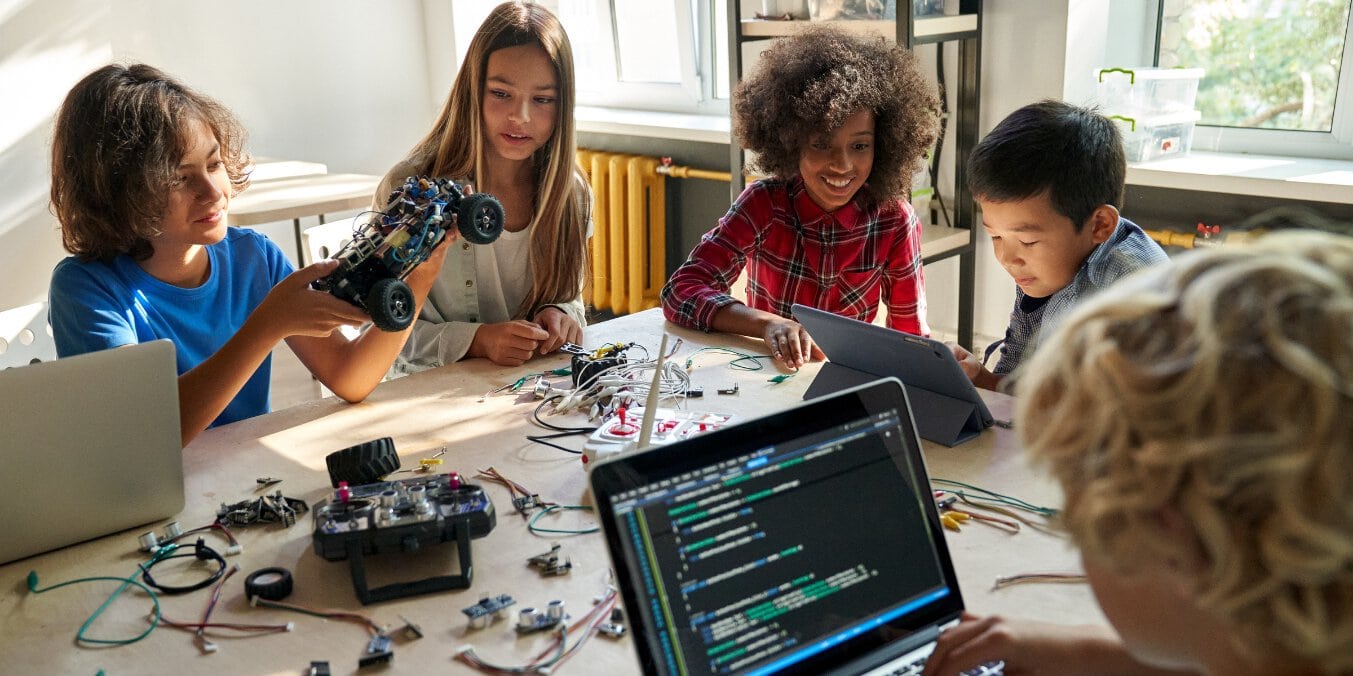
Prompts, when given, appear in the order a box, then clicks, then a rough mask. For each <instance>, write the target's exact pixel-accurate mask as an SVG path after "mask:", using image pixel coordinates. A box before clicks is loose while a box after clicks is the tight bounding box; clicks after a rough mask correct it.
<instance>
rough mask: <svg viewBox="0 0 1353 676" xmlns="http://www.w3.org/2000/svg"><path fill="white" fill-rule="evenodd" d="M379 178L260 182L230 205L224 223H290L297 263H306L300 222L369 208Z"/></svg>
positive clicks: (328, 176) (361, 176)
mask: <svg viewBox="0 0 1353 676" xmlns="http://www.w3.org/2000/svg"><path fill="white" fill-rule="evenodd" d="M380 179H381V177H379V176H372V175H368V174H312V175H305V176H290V177H286V178H277V179H273V180H268V181H259V182H258V183H254V184H252V185H250V186H249V188H248V189H246V190H245V191H244V192H242V193H240V194H239V195H237V196H235V198H233V199H232V200H231V201H230V211H229V212H228V214H227V216H226V220H227V222H228V223H229V224H230V225H233V226H245V225H262V224H264V223H275V222H277V221H291V223H292V228H293V231H294V233H295V236H296V261H297V262H298V263H301V262H303V261H304V260H305V246H304V243H303V242H302V241H301V219H302V218H305V217H308V216H318V217H319V218H320V222H321V223H323V222H324V214H328V213H333V212H336V211H350V210H352V209H362V208H364V207H367V206H370V205H371V200H372V196H373V195H375V193H376V185H377V184H379V183H380Z"/></svg>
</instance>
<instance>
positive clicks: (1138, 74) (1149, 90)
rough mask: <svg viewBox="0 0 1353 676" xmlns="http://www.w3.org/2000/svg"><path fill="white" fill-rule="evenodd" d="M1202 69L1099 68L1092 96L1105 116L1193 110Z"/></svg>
mask: <svg viewBox="0 0 1353 676" xmlns="http://www.w3.org/2000/svg"><path fill="white" fill-rule="evenodd" d="M1201 79H1203V69H1202V68H1101V69H1099V70H1097V71H1095V83H1096V84H1095V88H1096V91H1095V98H1096V99H1097V100H1098V101H1099V104H1100V106H1101V107H1102V108H1103V110H1104V114H1106V115H1125V116H1127V117H1134V118H1142V117H1154V116H1157V115H1164V114H1166V113H1179V112H1187V111H1190V110H1193V107H1194V106H1193V104H1194V102H1195V101H1196V100H1197V98H1198V81H1199V80H1201Z"/></svg>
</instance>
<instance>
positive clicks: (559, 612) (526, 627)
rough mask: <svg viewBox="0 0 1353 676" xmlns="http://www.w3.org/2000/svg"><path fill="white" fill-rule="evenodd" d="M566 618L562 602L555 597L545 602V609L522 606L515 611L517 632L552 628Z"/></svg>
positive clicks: (531, 631)
mask: <svg viewBox="0 0 1353 676" xmlns="http://www.w3.org/2000/svg"><path fill="white" fill-rule="evenodd" d="M566 620H568V615H566V614H564V602H563V601H560V600H558V599H555V600H553V601H550V602H549V603H548V604H546V606H545V610H540V609H538V608H522V609H521V610H519V611H517V633H518V634H530V633H534V632H537V631H545V630H546V629H553V628H554V627H556V626H558V625H559V624H560V623H561V622H564V621H566Z"/></svg>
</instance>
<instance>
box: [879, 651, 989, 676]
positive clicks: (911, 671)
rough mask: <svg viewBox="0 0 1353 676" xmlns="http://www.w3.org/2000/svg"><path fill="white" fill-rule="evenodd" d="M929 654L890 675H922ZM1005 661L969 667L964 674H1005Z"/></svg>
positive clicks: (968, 675) (964, 675)
mask: <svg viewBox="0 0 1353 676" xmlns="http://www.w3.org/2000/svg"><path fill="white" fill-rule="evenodd" d="M926 657H927V656H923V657H920V658H918V659H916V660H913V661H911V662H908V663H906V664H903V665H899V666H898V667H897V668H895V669H894V670H893V671H890V672H888V676H920V673H921V672H922V671H924V670H925V661H926ZM1004 669H1005V662H987V663H986V664H983V665H982V666H980V667H977V668H976V669H969V670H967V671H965V672H963V676H1004V673H1005V671H1004Z"/></svg>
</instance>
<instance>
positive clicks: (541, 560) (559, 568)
mask: <svg viewBox="0 0 1353 676" xmlns="http://www.w3.org/2000/svg"><path fill="white" fill-rule="evenodd" d="M560 549H562V546H561V545H560V544H559V543H558V542H556V543H554V544H553V545H551V546H550V551H548V552H545V553H544V554H536V555H535V556H533V557H531V558H529V559H527V560H526V565H528V566H531V567H532V568H535V569H536V570H538V571H539V572H540V575H541V577H553V576H557V575H568V573H569V571H571V570H573V562H572V561H569V560H564V561H563V562H562V563H561V562H560V561H559V550H560Z"/></svg>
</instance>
